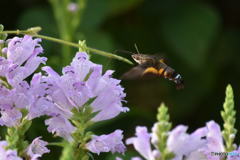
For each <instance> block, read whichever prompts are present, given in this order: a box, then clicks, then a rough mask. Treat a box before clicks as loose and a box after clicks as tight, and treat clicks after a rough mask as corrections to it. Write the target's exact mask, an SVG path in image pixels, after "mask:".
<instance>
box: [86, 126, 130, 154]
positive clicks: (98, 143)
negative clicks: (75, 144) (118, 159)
mask: <svg viewBox="0 0 240 160" xmlns="http://www.w3.org/2000/svg"><path fill="white" fill-rule="evenodd" d="M122 132H123V131H122V130H116V131H114V132H113V133H111V134H108V135H101V136H93V137H92V140H91V141H90V142H88V143H87V144H86V148H87V149H88V150H89V151H91V152H93V153H96V154H100V152H110V151H111V152H112V153H115V152H118V153H124V152H125V150H126V147H125V146H124V144H123V142H122V139H123V135H122Z"/></svg>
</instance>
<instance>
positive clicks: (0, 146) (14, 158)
mask: <svg viewBox="0 0 240 160" xmlns="http://www.w3.org/2000/svg"><path fill="white" fill-rule="evenodd" d="M6 147H7V142H6V141H0V159H1V160H22V158H20V157H18V155H17V151H15V150H11V149H8V150H6V149H5V148H6Z"/></svg>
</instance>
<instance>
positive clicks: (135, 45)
mask: <svg viewBox="0 0 240 160" xmlns="http://www.w3.org/2000/svg"><path fill="white" fill-rule="evenodd" d="M134 47H135V49H136V51H137V53H138V54H140V52H139V50H138V47H137V44H136V43H134Z"/></svg>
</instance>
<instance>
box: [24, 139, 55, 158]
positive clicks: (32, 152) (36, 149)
mask: <svg viewBox="0 0 240 160" xmlns="http://www.w3.org/2000/svg"><path fill="white" fill-rule="evenodd" d="M40 138H41V137H37V138H35V139H34V140H33V141H32V143H31V144H30V145H29V147H28V148H27V155H28V156H30V157H31V160H38V158H39V157H41V156H42V155H43V154H44V153H49V152H50V150H49V149H47V147H46V145H47V144H48V143H47V142H45V141H43V140H40Z"/></svg>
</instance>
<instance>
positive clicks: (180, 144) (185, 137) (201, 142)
mask: <svg viewBox="0 0 240 160" xmlns="http://www.w3.org/2000/svg"><path fill="white" fill-rule="evenodd" d="M186 131H187V127H186V126H183V125H179V126H177V127H176V128H174V129H173V130H172V131H171V132H170V133H169V137H168V140H167V148H168V149H169V150H170V151H171V152H173V153H174V154H175V157H174V160H178V159H182V158H183V156H185V157H188V156H189V155H190V154H191V153H193V152H195V151H198V149H200V148H202V147H204V146H205V145H206V143H207V142H206V140H205V139H203V137H205V136H206V134H207V130H206V128H205V127H203V128H199V129H197V130H196V131H195V132H193V133H192V134H187V133H186Z"/></svg>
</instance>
